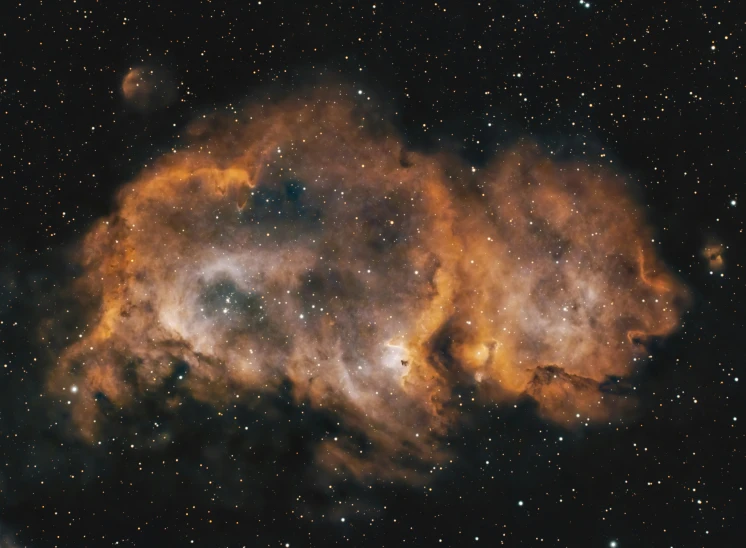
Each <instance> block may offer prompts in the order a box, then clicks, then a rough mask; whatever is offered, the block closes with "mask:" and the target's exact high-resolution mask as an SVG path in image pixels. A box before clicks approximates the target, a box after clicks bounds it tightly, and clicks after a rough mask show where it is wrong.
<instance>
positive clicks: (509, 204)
mask: <svg viewBox="0 0 746 548" xmlns="http://www.w3.org/2000/svg"><path fill="white" fill-rule="evenodd" d="M188 133H189V140H188V143H186V144H185V145H184V146H181V147H180V148H179V149H178V150H176V151H175V152H174V153H172V154H168V155H165V156H163V157H162V158H160V159H159V160H157V161H156V162H155V163H154V164H153V165H150V166H148V167H146V168H144V169H143V170H142V172H141V173H140V174H139V175H138V176H137V177H136V179H135V180H133V181H132V182H131V183H129V184H127V185H126V186H124V187H123V188H121V190H120V191H119V193H118V198H117V202H116V206H115V208H114V211H113V212H112V214H111V215H109V216H108V217H106V218H103V219H101V220H99V221H97V222H96V223H95V225H94V226H93V227H92V228H91V229H90V231H89V232H88V233H87V234H86V236H85V237H84V239H83V241H82V242H81V244H80V246H79V250H78V252H77V256H76V261H77V262H78V263H79V264H80V265H81V268H82V274H81V276H80V277H79V278H78V279H77V281H76V282H75V285H74V287H72V288H70V289H71V291H72V293H73V294H74V295H76V298H78V299H79V300H81V301H85V302H88V303H92V304H91V305H90V316H89V318H88V321H87V327H86V328H85V329H83V330H82V331H81V332H80V333H79V335H78V338H77V340H76V342H75V343H74V344H71V345H69V346H67V347H66V348H65V349H64V350H63V351H62V352H61V353H60V355H59V357H58V359H57V362H56V365H55V366H54V367H53V368H52V370H51V373H50V376H49V379H48V383H49V387H50V389H51V390H53V391H54V392H55V393H56V394H59V395H60V398H61V399H64V400H69V402H70V405H69V406H68V407H69V410H70V412H71V416H72V420H73V421H74V424H75V426H76V429H77V431H78V433H79V435H80V436H81V437H82V438H85V439H88V440H91V441H94V440H96V439H97V436H100V435H101V432H100V428H101V427H100V425H101V422H102V421H101V420H100V419H101V414H102V406H103V404H105V405H107V406H110V407H114V408H120V409H125V408H131V407H136V406H138V405H139V402H140V400H141V398H142V397H143V395H145V394H147V393H152V392H153V391H156V390H158V388H159V387H160V386H162V385H163V384H164V383H166V382H171V381H172V380H173V379H174V378H178V379H179V382H180V383H182V385H183V386H185V387H186V389H187V390H188V391H189V393H190V395H191V397H193V398H195V399H197V400H198V401H201V402H206V403H209V404H211V405H215V406H216V408H221V407H222V406H224V405H225V404H226V402H232V404H233V403H235V402H241V404H243V405H251V403H250V402H249V401H248V399H249V398H247V397H246V395H247V394H251V395H252V397H257V396H256V395H257V394H258V395H259V396H261V394H264V393H276V392H277V391H278V390H280V389H281V387H287V386H289V387H290V393H291V394H292V399H293V401H295V402H296V404H297V405H308V406H310V407H312V408H315V409H325V410H328V411H329V413H332V414H333V415H334V416H335V417H337V418H338V420H339V421H342V422H344V423H345V424H346V425H347V427H349V428H350V429H352V430H354V431H356V432H359V433H360V435H361V436H364V437H365V439H366V440H368V442H369V445H370V446H371V447H374V448H375V451H373V452H371V453H365V454H361V453H362V452H360V451H356V450H354V448H352V447H347V446H346V445H344V444H342V443H331V442H329V443H324V444H322V446H321V447H320V448H319V450H318V459H319V461H320V462H322V463H323V464H324V465H326V466H329V467H337V466H342V467H345V468H347V469H350V470H352V471H353V472H355V473H358V474H365V473H375V474H380V475H392V474H394V475H395V474H397V473H402V472H401V470H399V467H398V466H396V465H392V464H391V463H392V459H393V457H394V456H395V455H402V454H406V455H408V456H411V457H413V458H415V459H420V460H423V461H427V460H429V459H437V458H438V455H439V454H441V453H440V448H439V447H438V439H439V438H440V437H441V436H443V435H445V434H446V433H448V432H451V431H453V430H454V429H457V428H458V424H459V421H460V420H461V417H462V412H463V409H464V407H463V405H461V404H462V403H464V400H463V397H464V396H463V395H464V394H465V393H468V394H470V396H469V397H470V398H471V397H474V398H478V399H479V400H480V401H487V402H494V403H496V404H498V405H501V404H512V403H513V402H516V401H518V400H519V399H521V398H524V399H525V398H531V399H533V400H534V401H535V406H536V410H537V412H538V413H539V414H540V415H541V416H542V417H543V418H544V419H545V420H550V421H555V422H557V423H560V424H566V425H572V424H577V422H578V421H579V420H583V421H585V422H587V421H604V420H609V419H610V418H611V417H616V416H623V413H625V410H626V409H627V408H628V407H629V406H630V405H633V403H634V402H633V400H632V399H631V398H630V397H629V396H628V395H626V394H621V393H619V392H618V391H615V390H613V389H609V386H610V384H614V382H615V379H616V380H618V379H624V378H625V377H627V376H629V375H630V374H632V373H634V371H635V369H636V368H637V367H638V364H639V362H637V361H635V359H636V358H638V357H643V356H647V354H648V353H649V351H648V349H647V346H648V345H649V343H650V341H652V340H654V339H656V338H661V337H665V336H667V335H669V334H670V333H672V332H673V331H675V330H676V328H677V326H678V325H679V319H680V315H681V313H682V311H683V308H684V306H685V302H686V289H685V287H684V286H683V285H682V284H681V283H680V282H679V281H678V280H677V279H676V278H675V277H673V276H672V275H671V274H669V273H668V271H667V270H666V268H665V266H664V265H663V264H661V261H660V260H659V259H658V258H657V256H656V252H655V248H654V243H653V242H652V237H651V231H650V229H649V228H648V226H647V225H646V221H645V218H644V215H643V213H642V211H641V209H640V208H639V207H638V206H637V205H636V203H635V202H634V200H633V199H632V198H631V196H630V194H629V192H628V190H627V183H626V182H625V181H624V179H623V178H622V177H620V176H619V175H617V174H614V173H611V172H609V171H607V170H605V169H603V168H600V167H598V166H593V165H589V164H588V163H587V162H554V161H552V160H550V159H549V158H548V157H547V156H546V155H545V154H544V153H543V151H542V150H541V148H540V147H539V146H537V145H534V144H530V143H522V144H520V145H517V146H515V147H514V148H512V149H509V150H507V151H504V152H503V153H501V154H498V155H496V156H495V158H494V160H493V161H492V162H491V163H489V164H488V165H486V166H480V167H478V168H477V167H472V166H471V165H470V164H468V163H466V162H465V161H464V160H463V159H461V158H460V157H458V156H456V155H453V154H449V153H446V152H439V153H423V152H415V151H411V150H408V149H407V147H406V146H405V145H404V143H403V139H402V138H401V137H400V136H398V135H397V132H396V130H395V129H394V128H393V126H392V125H391V124H389V123H388V122H387V121H386V120H385V119H384V117H382V116H381V115H380V114H378V113H377V112H376V111H375V109H374V108H372V107H370V106H369V104H366V103H364V102H359V101H358V99H357V97H355V95H354V94H353V93H344V92H340V91H339V90H336V91H334V92H332V91H329V90H326V91H315V92H313V93H310V94H309V95H306V96H298V97H296V98H291V99H283V100H281V101H276V102H272V101H269V100H267V101H264V102H263V103H260V102H258V101H255V102H253V103H252V104H249V105H247V106H246V107H245V108H244V109H243V110H242V111H240V113H238V114H234V113H232V114H231V115H230V116H228V115H220V114H218V115H212V116H208V117H200V118H198V119H197V120H196V121H195V122H194V123H193V124H192V125H191V126H190V127H189V130H188ZM175 376H176V377H175ZM73 387H74V388H73ZM176 399H177V396H174V400H176ZM244 402H245V403H244ZM173 405H178V401H174V402H173ZM578 417H580V418H578Z"/></svg>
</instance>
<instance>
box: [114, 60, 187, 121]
mask: <svg viewBox="0 0 746 548" xmlns="http://www.w3.org/2000/svg"><path fill="white" fill-rule="evenodd" d="M122 95H123V96H124V99H125V101H126V102H127V103H128V104H129V105H131V106H133V107H135V108H137V109H140V110H148V109H153V108H159V107H164V106H166V105H168V104H169V103H171V102H172V101H173V100H174V99H175V97H176V88H175V85H174V83H173V81H172V79H171V77H170V75H169V74H168V72H167V71H166V70H163V69H159V70H156V69H154V68H151V67H148V66H142V67H135V68H132V69H130V71H129V72H128V73H127V75H126V76H125V77H124V79H123V80H122Z"/></svg>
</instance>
